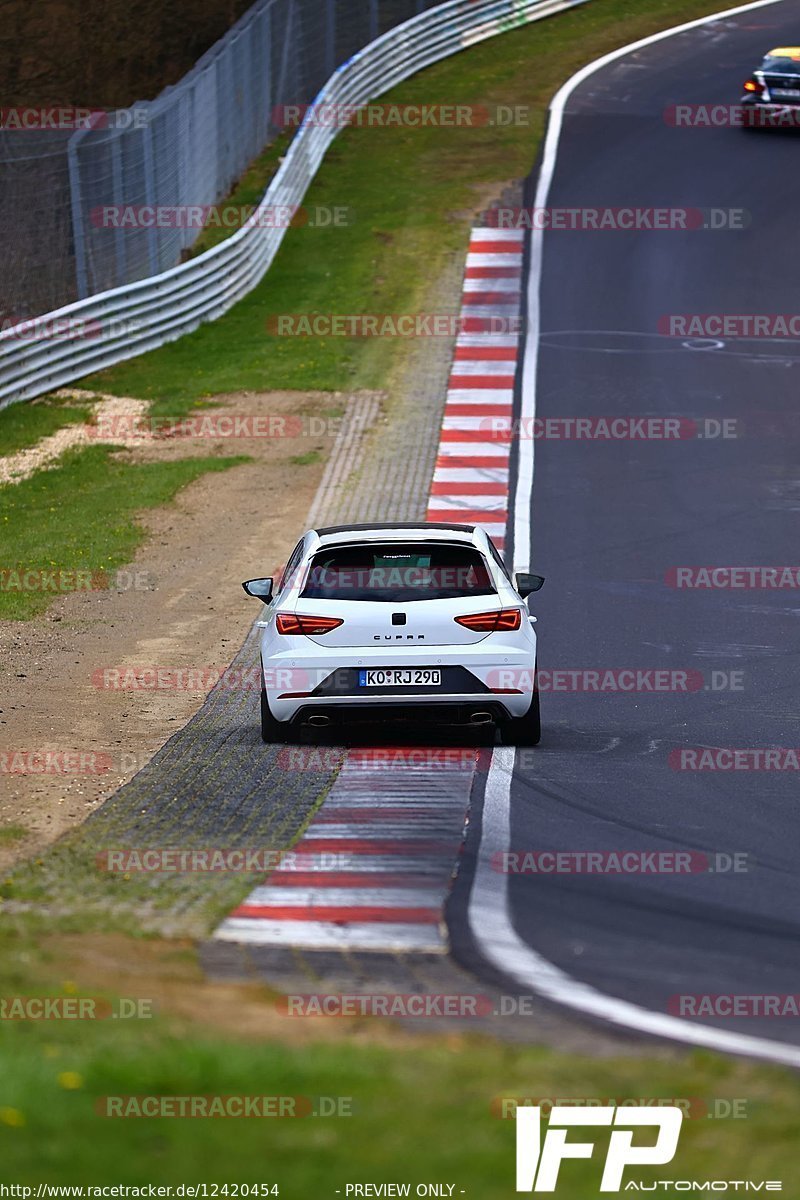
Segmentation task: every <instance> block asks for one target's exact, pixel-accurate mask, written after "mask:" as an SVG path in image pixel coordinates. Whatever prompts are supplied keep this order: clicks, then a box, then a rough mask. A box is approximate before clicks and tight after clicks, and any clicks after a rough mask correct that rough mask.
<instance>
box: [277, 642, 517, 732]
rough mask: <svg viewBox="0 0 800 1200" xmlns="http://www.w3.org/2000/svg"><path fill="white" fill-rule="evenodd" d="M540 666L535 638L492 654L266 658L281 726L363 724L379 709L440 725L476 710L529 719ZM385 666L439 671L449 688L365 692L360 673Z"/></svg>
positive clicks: (387, 716)
mask: <svg viewBox="0 0 800 1200" xmlns="http://www.w3.org/2000/svg"><path fill="white" fill-rule="evenodd" d="M437 650H438V653H437V652H436V651H437ZM535 661H536V650H535V640H534V642H533V645H532V646H531V647H530V648H528V646H526V647H524V648H522V649H520V648H519V647H518V646H517V647H514V646H509V645H507V644H505V645H504V644H503V643H500V644H499V645H497V646H492V647H491V648H490V649H489V648H484V649H479V648H478V647H474V648H469V647H459V648H458V650H457V652H453V653H451V654H447V653H444V652H443V647H441V646H440V647H436V648H433V649H432V650H429V651H422V650H418V649H414V650H413V651H410V650H402V651H401V650H399V649H395V650H387V648H386V647H385V646H384V647H375V648H374V650H373V648H372V647H368V648H367V649H366V650H364V651H362V650H360V649H359V650H358V651H356V652H354V653H353V654H352V656H346V654H345V652H344V651H338V652H337V653H336V655H323V654H313V655H309V656H308V657H304V658H302V659H301V658H298V657H297V656H296V655H295V656H294V657H293V658H291V659H290V658H288V657H283V656H275V657H272V658H270V659H265V660H264V672H263V679H264V688H265V691H266V694H267V700H268V702H269V707H270V711H271V712H272V715H273V716H274V717H275V719H276V720H278V721H287V722H295V721H298V720H299V721H301V722H303V721H308V719H309V717H310V716H313V715H314V714H315V713H317V714H319V715H324V716H327V717H328V718H329V720H331V721H333V720H334V719H335V720H337V721H338V720H341V719H346V718H347V715H348V713H349V714H350V719H351V720H356V719H359V720H360V719H362V715H361V714H364V713H367V714H368V713H369V710H372V712H373V713H377V714H378V715H377V719H379V720H391V719H393V718H395V717H397V718H398V719H413V717H414V714H415V713H416V714H417V716H420V717H422V718H423V719H425V720H439V719H440V718H439V717H438V716H437V713H441V714H442V717H441V719H442V720H443V721H444V717H445V716H448V715H449V716H450V717H451V718H452V720H451V722H448V723H462V722H464V721H466V722H469V721H471V719H472V714H474V713H475V712H486V711H492V712H493V713H495V714H496V716H497V718H498V719H503V718H506V717H521V716H524V715H525V713H527V711H528V709H529V708H530V705H531V698H532V696H533V689H534V664H535ZM385 667H406V668H408V667H411V668H413V667H424V668H431V667H434V668H439V669H440V670H441V672H442V682H441V685H438V686H435V687H434V686H432V687H424V688H417V687H381V688H366V687H361V686H359V684H358V682H357V676H358V671H359V670H360V669H363V668H385ZM378 710H379V711H378ZM338 714H341V715H338Z"/></svg>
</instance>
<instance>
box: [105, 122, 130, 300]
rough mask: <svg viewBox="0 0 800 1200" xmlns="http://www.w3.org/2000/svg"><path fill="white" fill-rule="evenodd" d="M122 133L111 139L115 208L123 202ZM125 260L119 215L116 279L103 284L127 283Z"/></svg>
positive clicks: (117, 284)
mask: <svg viewBox="0 0 800 1200" xmlns="http://www.w3.org/2000/svg"><path fill="white" fill-rule="evenodd" d="M121 137H122V134H121V133H119V131H118V132H117V133H116V134H115V136H114V137H113V138H112V139H111V198H112V201H113V203H114V204H115V205H116V207H117V210H118V212H119V210H120V209H121V208H122V206H123V205H124V203H125V200H124V197H123V195H122V186H123V185H122V149H121V147H120V139H121ZM126 266H127V264H126V261H125V230H124V229H123V228H122V227H121V225H120V223H119V217H117V222H116V225H115V227H114V267H115V271H116V279H114V281H113V282H112V283H111V284H110V285H109V284H104V285H103V286H110V287H122V285H123V284H124V283H127V282H128V280H127V278H126Z"/></svg>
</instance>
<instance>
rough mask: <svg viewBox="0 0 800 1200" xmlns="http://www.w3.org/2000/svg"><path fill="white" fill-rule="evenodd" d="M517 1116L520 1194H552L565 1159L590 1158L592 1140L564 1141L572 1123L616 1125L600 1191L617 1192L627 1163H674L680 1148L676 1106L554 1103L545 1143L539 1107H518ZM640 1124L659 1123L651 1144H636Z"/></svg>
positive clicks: (518, 1189) (632, 1164)
mask: <svg viewBox="0 0 800 1200" xmlns="http://www.w3.org/2000/svg"><path fill="white" fill-rule="evenodd" d="M516 1118H517V1191H518V1192H554V1191H555V1188H556V1183H557V1182H558V1171H559V1167H560V1166H561V1162H562V1160H563V1159H565V1158H591V1157H592V1154H593V1152H594V1145H593V1144H592V1143H591V1142H568V1141H567V1132H568V1130H569V1128H570V1127H571V1126H573V1125H580V1126H589V1125H591V1126H599V1125H613V1126H614V1127H615V1128H614V1131H613V1132H612V1134H611V1138H610V1140H609V1146H608V1153H607V1155H606V1163H605V1168H604V1170H603V1178H602V1180H601V1181H600V1191H601V1192H618V1191H620V1189H621V1187H622V1175H623V1172H624V1170H625V1168H626V1167H631V1166H637V1167H641V1166H645V1165H650V1166H653V1165H662V1164H664V1163H668V1162H672V1160H673V1158H674V1157H675V1151H676V1150H677V1149H678V1138H679V1136H680V1131H681V1121H682V1120H683V1112H682V1111H681V1109H680V1108H677V1107H676V1106H674V1105H669V1106H665V1107H663V1108H660V1107H659V1108H618V1107H616V1105H607V1106H603V1107H598V1108H582V1107H576V1106H572V1105H554V1106H553V1108H552V1109H551V1110H550V1120H549V1127H548V1129H547V1132H546V1134H545V1136H544V1142H542V1110H541V1109H540V1108H534V1107H530V1108H527V1107H524V1106H523V1107H520V1108H518V1109H517V1112H516ZM643 1125H652V1126H655V1127H657V1129H658V1135H657V1137H656V1140H655V1142H654V1143H653V1144H652V1145H646V1146H634V1144H633V1137H634V1130H635V1129H637V1128H639V1127H641V1126H643ZM617 1126H619V1127H620V1128H617ZM626 1127H627V1128H626Z"/></svg>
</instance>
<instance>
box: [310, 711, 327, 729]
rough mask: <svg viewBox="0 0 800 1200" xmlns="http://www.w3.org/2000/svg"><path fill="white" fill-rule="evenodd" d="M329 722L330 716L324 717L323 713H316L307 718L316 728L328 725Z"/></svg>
mask: <svg viewBox="0 0 800 1200" xmlns="http://www.w3.org/2000/svg"><path fill="white" fill-rule="evenodd" d="M330 723H331V719H330V717H326V716H325V715H324V713H316V714H315V715H314V716H312V717H309V718H308V724H309V725H314V726H315V727H316V728H317V729H322V728H324V727H325V726H326V725H330Z"/></svg>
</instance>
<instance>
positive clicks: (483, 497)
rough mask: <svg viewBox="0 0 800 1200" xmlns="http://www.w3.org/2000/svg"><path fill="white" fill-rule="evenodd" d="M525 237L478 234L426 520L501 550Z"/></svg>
mask: <svg viewBox="0 0 800 1200" xmlns="http://www.w3.org/2000/svg"><path fill="white" fill-rule="evenodd" d="M522 253H523V239H522V235H521V234H519V233H517V232H515V231H510V230H503V229H475V230H473V232H472V237H471V239H470V246H469V253H468V255H467V266H466V271H465V274H464V290H463V294H462V301H461V330H462V332H461V333H460V335H459V338H458V342H457V344H456V349H455V355H454V359H453V365H452V369H451V372H450V379H449V383H448V389H447V399H446V403H445V409H444V419H443V421H442V432H441V436H440V441H439V454H438V457H437V460H436V470H435V472H434V476H433V483H432V485H431V494H430V499H429V502H428V513H427V516H428V520H429V521H460V522H466V523H471V522H474V523H477V524H480V525H482V526H483V528H484V529H485V530H486V532H487V533H488V534H489V536H490V537H491V538H493V540H494V541H495V543H496V544H497V546H498V547H499V548H500V549H501V550H502V549H503V546H504V543H505V532H506V522H507V519H508V494H509V456H510V451H511V437H512V410H513V403H514V377H515V374H516V367H517V355H518V351H519V312H520V295H521V286H522V282H521V281H522Z"/></svg>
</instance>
